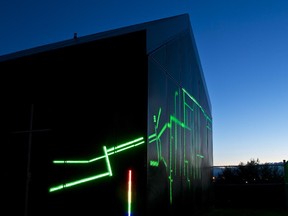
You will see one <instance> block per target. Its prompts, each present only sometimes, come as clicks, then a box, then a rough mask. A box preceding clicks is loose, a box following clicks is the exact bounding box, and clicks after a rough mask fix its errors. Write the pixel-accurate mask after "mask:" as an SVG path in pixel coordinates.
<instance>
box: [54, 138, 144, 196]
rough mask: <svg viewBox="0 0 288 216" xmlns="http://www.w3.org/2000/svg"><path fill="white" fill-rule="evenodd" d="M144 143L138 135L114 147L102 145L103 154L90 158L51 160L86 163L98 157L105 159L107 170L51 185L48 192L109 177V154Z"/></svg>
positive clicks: (61, 162) (63, 162) (60, 162)
mask: <svg viewBox="0 0 288 216" xmlns="http://www.w3.org/2000/svg"><path fill="white" fill-rule="evenodd" d="M144 143H145V141H144V137H140V138H137V139H134V140H132V141H129V142H126V143H123V144H120V145H117V146H115V147H111V148H109V149H107V148H106V146H103V151H104V155H103V156H100V157H96V158H93V159H90V160H55V161H53V163H55V164H87V163H91V162H95V161H97V160H100V159H105V160H106V165H107V169H108V172H105V173H102V174H98V175H94V176H90V177H87V178H83V179H80V180H76V181H72V182H68V183H64V184H61V185H58V186H54V187H51V188H50V189H49V192H54V191H57V190H61V189H64V188H67V187H72V186H75V185H78V184H81V183H85V182H88V181H92V180H95V179H99V178H103V177H106V176H110V177H111V176H112V169H111V165H110V161H109V156H110V155H114V154H116V153H119V152H122V151H124V150H127V149H130V148H133V147H137V146H139V145H142V144H144Z"/></svg>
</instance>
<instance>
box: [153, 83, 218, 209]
mask: <svg viewBox="0 0 288 216" xmlns="http://www.w3.org/2000/svg"><path fill="white" fill-rule="evenodd" d="M180 96H182V97H181V98H180ZM181 101H182V102H181ZM180 103H182V104H181V105H182V106H179V104H180ZM179 107H182V109H183V112H178V113H183V116H180V117H177V114H176V113H177V108H178V109H180V108H179ZM161 114H162V109H161V107H160V108H159V110H158V113H157V114H154V115H153V122H154V131H155V133H153V134H151V135H150V136H149V137H148V140H149V145H154V149H156V152H157V154H156V157H155V156H154V159H153V160H151V159H150V161H149V163H150V166H155V167H158V166H159V163H160V161H162V162H163V163H164V164H165V166H166V169H167V173H168V180H169V194H170V203H171V204H172V198H173V179H174V177H175V176H177V175H178V176H181V175H183V176H185V177H186V182H187V184H188V186H189V188H190V184H191V179H200V178H201V163H202V159H204V155H203V154H202V153H201V137H200V136H201V135H200V127H201V126H202V128H204V127H205V128H206V129H205V130H206V132H205V138H204V139H206V140H207V137H208V133H209V132H208V131H211V130H212V127H211V125H212V119H211V118H210V117H209V115H208V114H207V113H206V112H205V110H204V108H203V107H202V106H201V105H200V103H199V102H198V101H197V100H196V99H195V98H194V97H193V96H192V95H190V94H189V93H188V92H187V91H186V90H185V89H184V88H182V91H176V92H175V94H174V113H173V114H170V116H169V118H168V121H166V123H165V120H164V123H163V124H162V125H161V127H160V122H161ZM201 114H202V115H201ZM181 118H182V119H183V120H182V121H181V120H180V119H181ZM201 118H202V121H204V122H205V123H204V124H205V125H204V124H203V123H202V124H201ZM193 122H194V123H195V125H196V127H195V126H193ZM165 132H166V133H168V134H169V139H168V145H169V147H168V148H169V156H168V158H165V156H163V155H162V149H163V146H162V145H163V142H162V136H164V133H165ZM181 132H182V134H183V136H181ZM188 139H189V140H188ZM202 141H203V140H202ZM187 143H190V144H191V145H190V146H186V145H187ZM181 144H182V146H181ZM187 149H188V150H189V152H187ZM179 152H180V154H179ZM177 154H178V155H177ZM178 158H179V159H178ZM167 161H168V163H167ZM178 161H180V163H179V165H178V167H177V162H178Z"/></svg>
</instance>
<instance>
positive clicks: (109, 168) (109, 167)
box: [103, 146, 112, 176]
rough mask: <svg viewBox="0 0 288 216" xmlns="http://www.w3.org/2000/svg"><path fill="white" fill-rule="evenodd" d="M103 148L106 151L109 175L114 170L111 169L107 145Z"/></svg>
mask: <svg viewBox="0 0 288 216" xmlns="http://www.w3.org/2000/svg"><path fill="white" fill-rule="evenodd" d="M103 150H104V153H105V158H106V164H107V167H108V171H109V175H110V176H112V170H111V166H110V161H109V158H108V154H107V150H106V146H103Z"/></svg>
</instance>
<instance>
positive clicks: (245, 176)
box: [217, 158, 284, 184]
mask: <svg viewBox="0 0 288 216" xmlns="http://www.w3.org/2000/svg"><path fill="white" fill-rule="evenodd" d="M217 182H218V183H226V184H231V183H237V184H238V183H243V184H255V183H282V182H284V174H283V172H282V171H281V167H280V165H273V164H269V163H265V164H260V160H259V159H258V158H257V159H256V160H255V159H250V161H247V163H246V164H244V163H243V162H240V163H239V165H238V166H227V167H225V168H224V169H223V171H222V173H221V174H219V176H218V180H217Z"/></svg>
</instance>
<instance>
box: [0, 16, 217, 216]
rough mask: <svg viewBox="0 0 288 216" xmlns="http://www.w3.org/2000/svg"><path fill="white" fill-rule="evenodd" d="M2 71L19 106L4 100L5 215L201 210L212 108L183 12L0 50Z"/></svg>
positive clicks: (208, 176) (205, 200)
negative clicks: (16, 49)
mask: <svg viewBox="0 0 288 216" xmlns="http://www.w3.org/2000/svg"><path fill="white" fill-rule="evenodd" d="M0 69H1V72H2V76H3V77H4V74H5V78H3V80H4V82H5V84H6V85H7V88H6V89H5V92H7V94H5V95H6V96H7V95H8V96H9V98H10V99H11V100H12V101H13V102H17V103H13V104H12V103H9V105H7V104H6V105H4V107H5V108H6V109H7V110H6V112H5V117H6V118H7V124H6V128H8V140H9V141H8V142H9V144H8V145H6V147H4V151H3V152H5V156H7V161H9V163H7V167H8V170H7V176H8V177H7V180H8V181H7V184H6V185H7V187H6V189H8V193H7V196H6V202H7V203H9V204H13V206H14V207H13V208H11V209H9V211H10V212H11V214H12V213H13V214H14V213H15V215H29V216H30V215H33V216H34V215H37V216H38V215H54V216H58V215H59V216H62V215H69V216H73V215H77V216H78V215H91V214H96V215H97V213H99V214H100V213H101V212H102V213H105V214H106V215H135V216H136V215H137V216H138V215H141V216H142V215H149V216H150V215H154V214H155V213H156V212H157V213H159V211H162V213H163V215H165V214H166V215H168V214H170V215H179V213H181V212H187V211H190V212H191V214H192V213H193V212H196V211H198V210H200V209H202V208H203V207H207V206H209V204H210V202H211V182H212V181H211V180H212V169H211V167H212V165H213V148H212V147H213V146H212V115H211V105H210V100H209V95H208V92H207V89H206V84H205V79H204V75H203V72H202V68H201V64H200V61H199V57H198V52H197V48H196V44H195V40H194V37H193V32H192V29H191V24H190V21H189V16H188V15H187V14H183V15H179V16H174V17H169V18H165V19H160V20H156V21H152V22H147V23H142V24H137V25H133V26H128V27H124V28H120V29H116V30H111V31H107V32H103V33H97V34H93V35H89V36H84V37H78V38H77V37H74V38H72V39H70V40H66V41H62V42H58V43H54V44H49V45H44V46H41V47H36V48H32V49H29V50H24V51H20V52H16V53H13V54H8V55H4V56H1V57H0ZM6 75H7V76H6ZM23 102H25V103H23ZM6 113H9V115H6ZM3 116H4V115H3ZM7 125H8V127H7ZM11 158H13V160H12V159H11ZM5 159H6V157H5Z"/></svg>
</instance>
